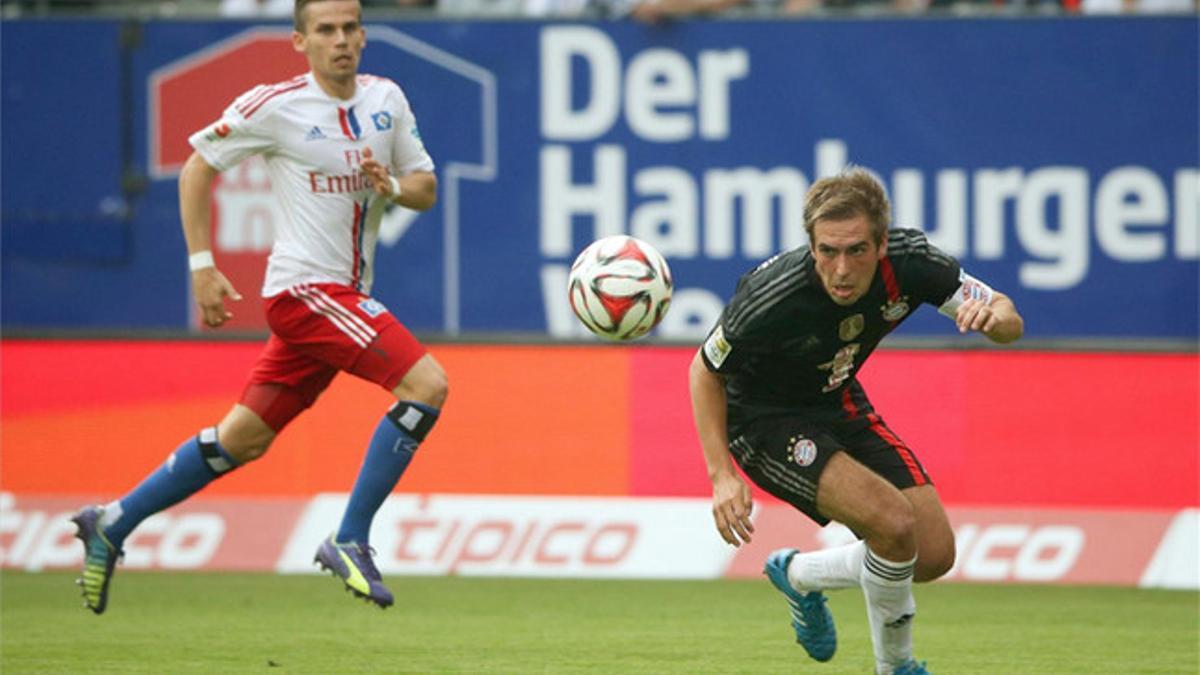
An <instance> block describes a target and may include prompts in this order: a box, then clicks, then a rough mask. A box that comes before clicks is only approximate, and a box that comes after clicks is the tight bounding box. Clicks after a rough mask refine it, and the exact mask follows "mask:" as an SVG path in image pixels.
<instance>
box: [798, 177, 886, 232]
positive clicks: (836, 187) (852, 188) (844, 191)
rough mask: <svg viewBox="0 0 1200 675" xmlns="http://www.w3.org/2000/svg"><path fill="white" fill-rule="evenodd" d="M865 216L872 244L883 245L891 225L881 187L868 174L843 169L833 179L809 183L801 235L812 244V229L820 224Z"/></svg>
mask: <svg viewBox="0 0 1200 675" xmlns="http://www.w3.org/2000/svg"><path fill="white" fill-rule="evenodd" d="M855 216H866V218H867V222H868V223H870V224H871V236H872V238H873V239H875V244H876V245H878V244H881V243H883V237H884V235H885V234H887V229H888V226H889V225H890V224H891V222H892V204H891V202H889V201H888V198H887V192H885V191H884V189H883V185H881V184H880V183H879V181H878V180H876V179H875V176H873V175H871V173H870V172H869V171H867V170H866V169H864V168H862V167H858V166H849V167H846V169H845V170H844V171H842V172H841V173H840V174H838V175H836V176H830V177H828V178H822V179H821V180H819V181H817V182H816V183H813V186H812V187H811V188H809V190H808V195H807V196H806V197H805V198H804V231H805V232H808V241H809V243H810V244H811V243H813V229H814V228H815V227H816V225H817V223H818V222H819V221H822V220H848V219H850V218H853V217H855Z"/></svg>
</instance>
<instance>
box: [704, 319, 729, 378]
mask: <svg viewBox="0 0 1200 675" xmlns="http://www.w3.org/2000/svg"><path fill="white" fill-rule="evenodd" d="M732 351H733V345H731V344H729V341H728V340H726V339H725V329H724V328H723V327H721V326H717V329H716V330H714V331H713V332H712V335H709V336H708V339H707V340H705V341H704V357H705V358H707V359H708V362H709V363H710V364H712V366H713V368H717V369H720V367H721V365H722V364H723V363H725V359H727V358H729V353H730V352H732Z"/></svg>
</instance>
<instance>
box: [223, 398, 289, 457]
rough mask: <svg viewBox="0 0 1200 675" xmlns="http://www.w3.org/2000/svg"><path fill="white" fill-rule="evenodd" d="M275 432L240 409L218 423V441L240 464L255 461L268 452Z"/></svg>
mask: <svg viewBox="0 0 1200 675" xmlns="http://www.w3.org/2000/svg"><path fill="white" fill-rule="evenodd" d="M274 440H275V432H274V430H272V429H271V428H270V427H268V426H266V425H265V424H263V423H262V422H261V421H257V418H255V419H253V420H252V419H249V418H247V417H246V416H245V415H240V414H238V411H235V412H234V413H231V414H230V415H229V416H227V417H226V418H225V419H224V420H222V421H221V423H220V424H218V425H217V442H218V443H220V444H221V447H222V448H224V450H225V452H228V453H229V456H231V457H233V458H234V459H235V460H236V461H237V462H238V464H245V463H246V462H253V461H254V460H256V459H258V458H259V457H262V456H263V455H265V454H267V450H268V449H269V448H270V447H271V442H272V441H274Z"/></svg>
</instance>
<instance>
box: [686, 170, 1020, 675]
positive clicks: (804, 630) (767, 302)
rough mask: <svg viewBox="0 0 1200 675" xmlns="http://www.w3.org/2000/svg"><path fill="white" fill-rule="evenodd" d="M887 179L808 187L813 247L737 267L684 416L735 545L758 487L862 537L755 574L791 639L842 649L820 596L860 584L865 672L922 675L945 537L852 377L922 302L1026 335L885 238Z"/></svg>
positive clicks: (748, 528) (865, 176) (984, 299)
mask: <svg viewBox="0 0 1200 675" xmlns="http://www.w3.org/2000/svg"><path fill="white" fill-rule="evenodd" d="M890 212H891V205H890V204H889V203H888V199H887V196H886V194H885V193H884V190H883V186H882V185H880V184H879V182H878V181H877V180H875V178H874V177H873V176H871V174H869V173H868V172H866V171H865V170H862V169H857V168H855V169H850V170H848V171H846V172H844V173H842V174H841V175H838V176H835V177H832V178H825V179H822V180H820V181H818V182H817V183H816V184H814V185H813V186H812V189H811V190H809V192H808V195H807V196H806V199H805V206H804V226H805V229H806V230H807V232H808V238H809V242H810V244H809V246H807V247H800V248H797V249H794V250H791V251H787V252H786V253H782V254H779V255H777V256H775V257H773V258H771V259H769V260H767V261H766V262H764V263H762V264H761V265H759V266H758V267H757V268H755V269H754V270H752V271H751V272H749V273H748V274H746V275H745V276H743V277H742V278H741V280H740V281H739V282H738V285H737V290H736V292H735V293H734V296H733V299H732V300H730V302H729V304H728V305H727V306H726V307H725V310H724V312H723V313H722V314H721V318H720V319H719V320H718V322H717V325H716V326H715V327H714V328H713V330H712V332H711V333H710V334H709V336H708V338H707V339H706V340H705V342H704V345H703V346H702V347H701V349H700V350H699V351H698V352H697V354H696V358H695V359H694V360H693V361H692V366H691V370H690V390H691V397H692V409H693V414H694V416H695V421H696V428H697V430H698V432H699V436H700V443H701V446H702V448H703V451H704V459H705V462H706V463H707V464H708V473H709V477H710V478H711V480H712V483H713V517H714V519H715V521H716V527H717V531H718V532H719V533H720V534H721V537H722V538H724V539H725V541H727V542H729V543H730V544H732V545H734V546H737V545H739V544H740V543H741V542H745V541H749V540H750V537H751V534H752V533H753V531H754V527H753V525H752V523H751V521H750V510H751V500H750V490H749V488H748V487H747V485H746V483H745V482H744V481H743V480H742V478H741V477H740V476H739V475H738V473H737V471H736V470H735V469H734V463H735V462H736V463H737V465H738V466H739V467H741V469H742V471H743V472H745V474H746V475H747V476H749V477H750V478H751V479H752V480H753V481H754V482H755V483H757V484H758V485H760V486H761V487H762V488H763V489H765V490H766V491H767V492H769V493H771V494H773V495H775V496H777V497H779V498H780V499H783V500H785V501H787V502H788V503H790V504H792V505H793V506H795V507H796V508H797V509H799V510H800V511H802V512H804V513H805V514H806V515H807V516H808V517H809V518H811V519H813V520H814V521H816V522H817V523H819V524H821V525H825V524H826V523H828V522H829V521H830V520H836V521H838V522H840V523H843V524H844V525H846V526H847V527H849V528H850V529H851V530H852V531H853V532H854V533H855V534H857V535H858V537H859V538H860V541H857V542H855V543H853V544H849V545H846V546H841V547H837V548H832V549H825V550H821V551H813V552H808V553H801V552H799V551H797V550H796V549H781V550H779V551H776V552H774V553H772V554H771V556H770V557H769V558H768V559H767V563H766V567H765V572H766V574H767V576H768V578H769V579H770V580H771V582H772V583H773V584H774V585H775V586H776V588H778V589H779V590H780V591H781V592H782V593H783V594H784V596H785V597H786V598H787V600H788V603H789V605H790V608H791V614H792V626H793V628H794V629H795V631H796V638H797V640H798V641H799V642H800V644H801V645H802V646H804V648H805V650H806V651H807V652H808V653H809V655H810V656H811V657H812V658H814V659H817V660H818V661H827V660H829V659H830V658H832V657H833V654H834V651H835V650H836V647H837V638H836V631H835V630H834V624H833V616H832V614H831V613H830V612H829V609H828V608H827V607H826V605H825V596H824V595H823V594H822V591H824V590H828V589H836V588H847V587H851V586H859V587H861V588H862V589H863V593H864V595H865V596H866V600H867V613H868V616H869V619H870V625H871V640H872V643H873V645H874V649H875V662H876V666H875V667H876V672H877V673H883V674H888V675H891V674H895V675H913V674H919V673H926V672H927V671H926V670H925V667H924V664H922V663H918V662H917V661H915V660H914V659H913V653H912V652H913V650H912V619H913V617H914V616H915V612H916V605H915V603H914V601H913V596H912V582H913V581H930V580H933V579H936V578H938V577H940V576H942V575H943V574H945V573H946V572H947V571H949V570H950V568H951V566H952V565H953V564H954V533H953V531H952V530H951V529H950V523H949V520H948V519H947V517H946V512H945V510H944V509H943V508H942V503H941V500H940V499H939V498H938V494H937V490H936V489H934V487H933V484H932V483H931V482H930V479H929V476H928V474H927V473H926V472H925V469H924V468H923V467H922V466H921V463H920V461H919V460H918V459H917V457H916V455H915V454H914V453H913V451H912V450H911V449H909V447H908V446H907V445H905V444H904V442H903V441H901V440H900V439H899V437H897V436H896V434H894V433H893V432H892V431H891V430H890V429H889V428H888V427H887V425H886V424H884V422H883V419H882V418H881V417H880V416H879V415H878V414H877V413H876V412H875V409H874V408H873V407H872V405H871V402H870V401H869V400H868V399H867V395H866V392H865V391H864V390H863V388H862V386H861V385H860V384H859V383H858V380H857V379H856V378H855V374H856V373H857V372H858V369H859V368H861V367H862V364H863V362H864V361H865V360H866V359H867V357H868V356H870V355H871V352H872V351H873V350H874V349H875V347H876V345H878V344H879V341H880V340H882V339H883V337H884V336H885V335H887V334H888V333H889V332H890V331H891V330H892V329H893V328H895V327H896V326H897V325H898V324H899V323H900V322H902V321H903V320H904V319H905V318H906V317H908V316H909V315H910V314H911V313H912V312H913V310H915V309H916V308H917V306H918V305H920V304H922V303H925V304H930V305H933V306H934V307H937V308H938V310H939V311H940V312H941V313H943V314H945V315H947V316H949V317H950V318H952V319H953V320H954V321H955V323H956V324H957V326H958V330H959V331H960V332H963V333H965V332H968V331H975V332H979V333H982V334H983V335H985V336H987V337H988V338H989V339H990V340H991V341H993V342H997V343H1008V342H1012V341H1014V340H1016V339H1018V338H1020V337H1021V334H1022V332H1023V329H1024V324H1023V322H1022V319H1021V316H1020V315H1019V314H1018V313H1017V310H1016V307H1015V306H1014V305H1013V303H1012V301H1011V300H1010V299H1009V298H1008V297H1007V296H1005V295H1004V294H1003V293H1000V292H997V291H995V290H992V289H991V288H989V287H988V286H987V285H986V284H984V283H982V282H980V281H979V280H977V279H975V278H973V277H971V276H970V275H969V274H967V273H966V272H964V271H963V270H962V269H961V267H960V266H959V264H958V262H957V261H956V260H954V259H953V258H952V257H950V256H948V255H946V254H945V253H943V252H941V251H939V250H938V249H937V248H935V247H934V246H933V245H932V244H930V243H929V242H928V241H927V240H926V239H925V236H924V235H923V234H922V233H921V232H920V231H917V230H905V229H890V230H889V229H888V225H889V221H890Z"/></svg>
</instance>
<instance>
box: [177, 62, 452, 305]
mask: <svg viewBox="0 0 1200 675" xmlns="http://www.w3.org/2000/svg"><path fill="white" fill-rule="evenodd" d="M188 142H189V143H191V144H192V147H193V148H195V149H196V152H198V153H200V155H201V156H202V157H203V158H204V159H205V161H207V162H208V163H209V164H210V165H212V166H213V167H214V168H216V169H218V170H221V171H224V170H225V169H228V168H230V167H232V166H234V165H236V164H237V163H238V162H240V161H242V160H243V159H245V158H247V157H249V156H251V155H256V154H261V155H262V156H263V158H264V159H265V160H266V164H267V172H268V175H269V176H270V178H271V187H272V191H273V192H274V196H275V199H276V200H278V202H279V208H280V212H281V213H282V214H283V222H282V223H276V224H275V244H274V246H273V247H272V248H271V257H270V259H269V261H268V262H267V274H266V279H265V281H264V282H263V290H262V294H263V296H264V297H271V296H273V295H276V294H278V293H280V292H282V291H284V290H286V289H287V288H289V287H291V286H294V285H296V284H301V283H320V282H336V283H341V284H346V285H348V286H352V287H354V288H357V289H359V290H361V291H362V292H364V293H369V292H370V289H371V281H372V280H373V278H374V266H373V265H372V261H373V259H374V254H375V242H376V241H377V239H378V236H379V222H380V220H381V219H382V217H383V212H384V208H385V207H386V206H387V202H388V200H387V199H385V198H383V197H380V196H379V195H377V194H375V192H374V190H372V188H371V181H370V180H368V179H367V177H366V176H364V175H363V174H362V172H361V170H360V169H359V165H360V164H361V163H362V161H363V159H364V156H363V151H364V150H365V149H366V148H370V149H371V152H372V154H373V155H374V158H375V159H376V160H377V161H378V162H380V163H381V164H384V165H386V166H387V167H388V170H389V171H390V172H391V173H392V175H394V176H403V175H405V174H408V173H411V172H413V171H433V160H432V159H430V157H429V154H428V153H426V152H425V146H424V145H423V144H422V143H421V137H420V134H419V133H418V131H417V121H416V118H415V117H414V116H413V113H412V109H411V108H409V105H408V99H407V98H405V96H404V92H403V91H401V90H400V87H399V86H398V85H396V83H395V82H392V81H391V80H387V79H384V78H379V77H374V76H371V75H359V76H358V79H357V87H356V88H355V92H354V96H353V97H352V98H350V99H349V100H344V101H343V100H341V99H338V98H333V97H331V96H329V95H328V94H326V93H325V92H324V91H323V90H322V89H321V87H320V85H319V84H317V82H316V80H315V79H314V78H313V75H312V73H308V74H305V75H301V76H299V77H296V78H293V79H291V80H288V81H286V82H280V83H278V84H273V85H259V86H257V87H255V88H253V89H251V90H250V91H248V92H246V93H245V94H242V95H241V96H240V97H238V98H237V100H235V101H234V102H233V104H232V105H230V106H229V107H228V108H227V109H226V110H225V112H224V114H223V115H222V116H221V119H219V120H217V121H216V122H213V123H212V124H211V125H209V126H208V127H206V128H204V129H201V130H200V131H197V132H196V133H195V134H192V136H191V138H189V139H188Z"/></svg>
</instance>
